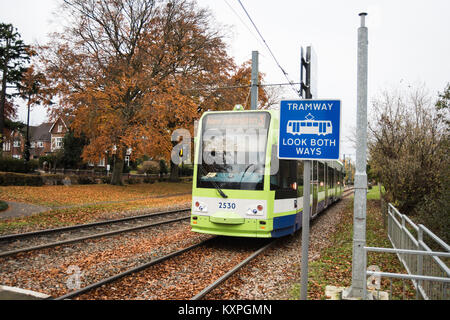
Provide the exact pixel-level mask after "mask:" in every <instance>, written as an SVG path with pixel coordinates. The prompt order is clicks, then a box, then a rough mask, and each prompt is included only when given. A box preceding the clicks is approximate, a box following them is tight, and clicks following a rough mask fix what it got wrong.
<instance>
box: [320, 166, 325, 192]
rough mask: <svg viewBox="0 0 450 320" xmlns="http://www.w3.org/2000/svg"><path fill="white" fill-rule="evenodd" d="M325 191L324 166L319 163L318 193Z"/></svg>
mask: <svg viewBox="0 0 450 320" xmlns="http://www.w3.org/2000/svg"><path fill="white" fill-rule="evenodd" d="M324 190H325V164H323V163H321V162H319V192H321V191H324Z"/></svg>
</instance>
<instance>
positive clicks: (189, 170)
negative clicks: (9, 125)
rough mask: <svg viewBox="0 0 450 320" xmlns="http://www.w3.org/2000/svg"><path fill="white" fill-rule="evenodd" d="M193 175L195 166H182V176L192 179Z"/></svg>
mask: <svg viewBox="0 0 450 320" xmlns="http://www.w3.org/2000/svg"><path fill="white" fill-rule="evenodd" d="M193 174H194V165H193V164H182V165H181V166H180V176H182V177H191V176H192V175H193Z"/></svg>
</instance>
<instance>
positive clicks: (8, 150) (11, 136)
mask: <svg viewBox="0 0 450 320" xmlns="http://www.w3.org/2000/svg"><path fill="white" fill-rule="evenodd" d="M68 131H69V129H68V127H67V125H66V124H65V122H64V120H63V119H62V118H61V117H60V118H58V119H57V120H56V121H55V122H47V123H42V124H40V125H38V126H30V127H29V135H30V159H39V157H42V156H45V155H47V154H50V153H53V152H56V151H58V150H59V149H61V148H62V147H63V138H64V135H65V134H66V133H67V132H68ZM26 134H27V133H26V128H23V129H21V130H19V129H16V130H13V131H11V130H9V129H5V141H4V142H3V155H4V156H7V157H8V156H9V157H12V158H16V159H21V158H22V157H23V152H24V149H25V142H26Z"/></svg>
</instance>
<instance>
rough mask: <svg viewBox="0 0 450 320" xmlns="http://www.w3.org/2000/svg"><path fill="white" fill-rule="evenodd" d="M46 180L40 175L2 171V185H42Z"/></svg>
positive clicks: (0, 173) (0, 178) (0, 181)
mask: <svg viewBox="0 0 450 320" xmlns="http://www.w3.org/2000/svg"><path fill="white" fill-rule="evenodd" d="M43 184H44V181H43V179H42V177H41V176H39V175H32V174H22V173H12V172H0V185H1V186H42V185H43Z"/></svg>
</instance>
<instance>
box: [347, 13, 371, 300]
mask: <svg viewBox="0 0 450 320" xmlns="http://www.w3.org/2000/svg"><path fill="white" fill-rule="evenodd" d="M366 15H367V13H365V12H363V13H360V14H359V16H360V17H361V26H360V27H359V28H358V86H357V96H358V98H357V99H358V100H357V120H356V121H357V123H356V137H357V138H356V139H357V140H356V172H355V177H354V178H355V198H354V205H353V207H354V209H353V257H352V285H351V287H350V290H349V292H348V296H350V297H353V298H365V297H363V286H365V281H366V279H364V278H365V276H364V274H365V273H364V260H365V253H364V246H365V245H366V206H367V174H366V159H367V158H366V157H367V53H368V30H367V28H366V26H365V17H366Z"/></svg>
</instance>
